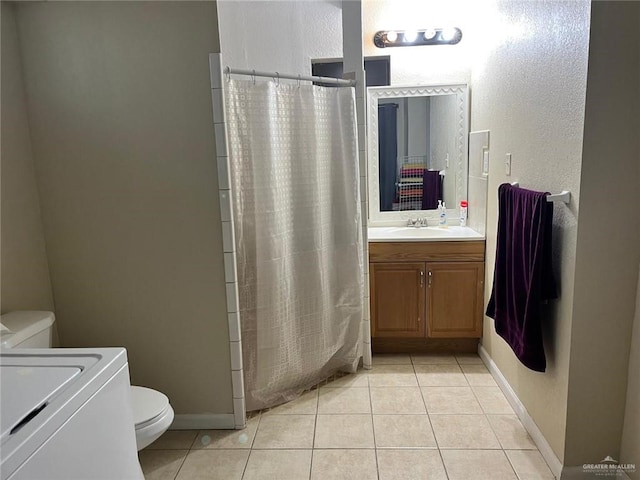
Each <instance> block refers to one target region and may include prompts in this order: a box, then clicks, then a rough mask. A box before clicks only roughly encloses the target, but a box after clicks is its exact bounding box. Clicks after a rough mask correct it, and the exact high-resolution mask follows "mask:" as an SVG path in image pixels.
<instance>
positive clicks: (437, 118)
mask: <svg viewBox="0 0 640 480" xmlns="http://www.w3.org/2000/svg"><path fill="white" fill-rule="evenodd" d="M457 112H459V107H458V104H457V100H456V95H436V96H434V97H431V108H430V113H431V122H430V124H431V129H430V132H431V133H430V137H431V153H430V155H429V158H430V165H429V166H430V168H434V169H438V170H444V171H445V176H444V187H443V190H444V201H445V203H446V205H447V208H455V209H457V208H458V207H459V205H456V196H457V194H456V191H457V189H456V163H457V162H456V159H457V158H458V149H457V148H456V144H457V138H458V136H457V132H458V125H457V121H456V120H457V119H458V114H457ZM447 157H448V158H449V166H448V167H447V161H446V159H447Z"/></svg>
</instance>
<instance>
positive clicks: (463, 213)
mask: <svg viewBox="0 0 640 480" xmlns="http://www.w3.org/2000/svg"><path fill="white" fill-rule="evenodd" d="M468 205H469V203H468V202H467V201H466V200H462V201H461V202H460V226H461V227H466V226H467V207H468Z"/></svg>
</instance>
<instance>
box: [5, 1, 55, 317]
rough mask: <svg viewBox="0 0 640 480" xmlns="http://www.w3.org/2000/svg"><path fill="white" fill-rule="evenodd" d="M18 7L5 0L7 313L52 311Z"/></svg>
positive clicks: (51, 296)
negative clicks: (25, 89) (25, 87)
mask: <svg viewBox="0 0 640 480" xmlns="http://www.w3.org/2000/svg"><path fill="white" fill-rule="evenodd" d="M19 48H20V47H19V45H18V32H17V27H16V21H15V9H14V5H13V4H12V3H8V2H2V68H1V72H2V80H1V82H0V83H1V85H2V119H1V120H0V124H1V126H2V133H1V137H2V153H1V155H0V158H1V159H2V160H1V161H2V166H1V169H2V185H1V187H0V191H1V192H2V193H1V194H2V198H1V202H0V203H1V204H2V214H1V218H2V226H1V228H0V229H1V230H2V239H1V243H2V264H1V266H0V272H1V275H2V278H1V279H0V285H1V294H0V304H1V308H2V313H6V312H8V311H11V310H49V311H51V310H53V295H52V292H51V282H50V280H49V265H48V260H47V254H46V251H45V243H44V234H43V231H42V218H41V216H40V201H39V198H38V190H37V188H36V179H35V174H34V166H33V154H32V151H31V138H30V137H31V132H30V131H29V119H28V117H27V108H26V103H25V92H24V85H23V81H22V62H21V59H20V51H19Z"/></svg>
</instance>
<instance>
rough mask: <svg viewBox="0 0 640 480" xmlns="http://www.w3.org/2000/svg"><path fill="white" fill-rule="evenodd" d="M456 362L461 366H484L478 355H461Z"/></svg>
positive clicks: (457, 356)
mask: <svg viewBox="0 0 640 480" xmlns="http://www.w3.org/2000/svg"><path fill="white" fill-rule="evenodd" d="M456 360H457V361H458V363H459V364H460V365H484V363H483V362H482V359H481V358H480V356H479V355H478V354H477V353H459V354H458V355H456Z"/></svg>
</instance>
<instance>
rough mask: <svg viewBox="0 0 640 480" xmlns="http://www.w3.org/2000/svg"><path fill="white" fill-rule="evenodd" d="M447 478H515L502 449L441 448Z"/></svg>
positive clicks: (478, 479) (461, 479)
mask: <svg viewBox="0 0 640 480" xmlns="http://www.w3.org/2000/svg"><path fill="white" fill-rule="evenodd" d="M440 453H441V454H442V459H443V460H444V466H445V468H446V469H447V474H448V475H449V480H517V477H516V474H515V472H514V471H513V468H511V464H510V463H509V460H507V457H506V456H505V454H504V452H503V451H502V450H441V451H440Z"/></svg>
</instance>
